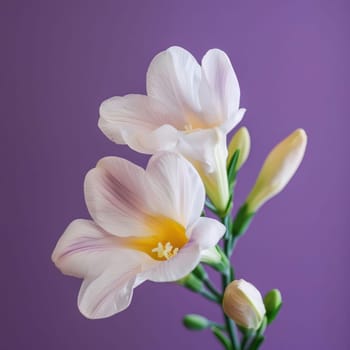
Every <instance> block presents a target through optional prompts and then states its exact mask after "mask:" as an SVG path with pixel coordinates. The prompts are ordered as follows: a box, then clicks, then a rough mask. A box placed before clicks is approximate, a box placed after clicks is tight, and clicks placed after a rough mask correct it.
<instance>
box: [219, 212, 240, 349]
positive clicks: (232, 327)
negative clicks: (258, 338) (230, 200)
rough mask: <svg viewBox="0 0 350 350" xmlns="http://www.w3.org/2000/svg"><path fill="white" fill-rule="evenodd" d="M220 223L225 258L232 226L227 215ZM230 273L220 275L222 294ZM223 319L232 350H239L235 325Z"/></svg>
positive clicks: (227, 318) (228, 319)
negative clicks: (223, 235) (222, 231)
mask: <svg viewBox="0 0 350 350" xmlns="http://www.w3.org/2000/svg"><path fill="white" fill-rule="evenodd" d="M222 223H223V224H224V225H225V226H226V233H227V234H226V235H225V238H224V252H225V254H226V256H227V257H229V256H230V255H229V253H230V251H229V249H230V240H231V236H232V235H231V232H230V231H231V230H230V228H231V227H230V226H231V224H232V219H231V215H230V214H228V215H227V216H226V217H224V218H223V219H222ZM232 277H233V276H232V273H231V271H225V272H224V273H222V293H223V294H224V292H225V289H226V287H227V285H228V284H229V283H230V282H231V281H232V280H231V278H232ZM224 319H225V324H226V330H227V333H228V336H229V338H230V341H231V343H232V349H233V350H240V344H239V342H238V337H237V330H236V325H235V323H234V322H233V321H232V320H231V319H230V318H229V317H228V316H226V314H225V313H224Z"/></svg>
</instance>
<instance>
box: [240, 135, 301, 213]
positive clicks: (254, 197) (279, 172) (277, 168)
mask: <svg viewBox="0 0 350 350" xmlns="http://www.w3.org/2000/svg"><path fill="white" fill-rule="evenodd" d="M306 144H307V136H306V133H305V131H304V130H303V129H297V130H295V131H294V132H293V133H292V134H290V135H289V136H288V137H287V138H286V139H284V140H283V141H282V142H280V143H279V144H278V145H277V146H276V147H275V148H274V149H273V150H272V151H271V152H270V154H269V155H268V156H267V158H266V160H265V162H264V164H263V166H262V168H261V170H260V173H259V176H258V179H257V180H256V182H255V185H254V187H253V189H252V191H251V192H250V194H249V195H248V197H247V200H246V205H247V206H248V211H249V212H256V211H257V210H258V209H259V208H260V207H261V206H262V205H263V204H264V203H265V202H266V201H268V200H269V199H270V198H272V197H273V196H275V195H276V194H278V193H279V192H281V191H282V190H283V189H284V187H285V186H286V185H287V184H288V182H289V181H290V180H291V178H292V177H293V175H294V174H295V172H296V171H297V169H298V167H299V165H300V163H301V161H302V159H303V157H304V153H305V149H306Z"/></svg>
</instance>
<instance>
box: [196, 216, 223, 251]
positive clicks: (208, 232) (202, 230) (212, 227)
mask: <svg viewBox="0 0 350 350" xmlns="http://www.w3.org/2000/svg"><path fill="white" fill-rule="evenodd" d="M225 232H226V228H225V226H224V225H223V224H222V223H221V222H219V221H217V220H214V219H211V218H203V217H201V218H199V219H198V220H197V221H196V222H195V223H194V225H193V226H192V227H191V228H190V241H191V242H195V243H196V244H197V245H198V246H199V247H200V249H208V248H211V247H214V246H215V245H216V244H217V243H218V242H219V240H220V239H221V238H222V236H223V235H224V234H225Z"/></svg>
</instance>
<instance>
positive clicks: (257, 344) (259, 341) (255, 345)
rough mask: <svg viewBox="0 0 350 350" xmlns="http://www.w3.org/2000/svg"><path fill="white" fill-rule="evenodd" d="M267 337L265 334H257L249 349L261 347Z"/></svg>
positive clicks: (253, 349) (255, 349)
mask: <svg viewBox="0 0 350 350" xmlns="http://www.w3.org/2000/svg"><path fill="white" fill-rule="evenodd" d="M264 340H265V337H264V336H263V335H259V336H257V337H256V338H255V339H254V341H253V343H252V344H251V345H250V348H249V350H257V349H259V347H260V345H261V344H262V343H263V342H264Z"/></svg>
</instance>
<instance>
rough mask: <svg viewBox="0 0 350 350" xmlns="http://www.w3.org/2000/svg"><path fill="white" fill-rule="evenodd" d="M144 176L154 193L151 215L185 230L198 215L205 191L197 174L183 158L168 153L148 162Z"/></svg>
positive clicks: (163, 153) (154, 157)
mask: <svg viewBox="0 0 350 350" xmlns="http://www.w3.org/2000/svg"><path fill="white" fill-rule="evenodd" d="M146 174H147V176H148V177H149V180H150V183H151V184H152V189H153V195H152V202H151V203H150V205H151V206H152V210H153V212H155V213H158V214H161V215H163V216H166V217H169V218H172V219H173V220H175V221H177V222H178V223H180V224H182V225H183V226H184V227H187V226H188V225H191V224H192V222H193V221H194V220H195V219H197V218H198V217H199V216H200V215H201V212H202V210H203V206H204V200H205V189H204V186H203V183H202V181H201V179H200V176H199V174H198V173H197V171H196V170H195V169H194V167H193V166H192V165H191V163H189V162H188V161H187V160H186V159H185V158H183V157H182V156H180V155H177V154H175V153H169V152H162V153H159V154H156V155H154V156H153V157H152V158H151V159H150V161H149V163H148V166H147V169H146Z"/></svg>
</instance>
